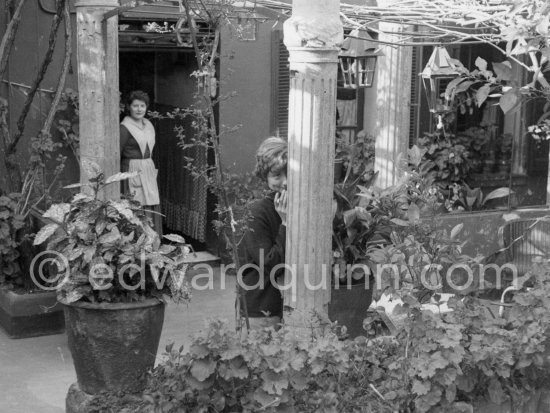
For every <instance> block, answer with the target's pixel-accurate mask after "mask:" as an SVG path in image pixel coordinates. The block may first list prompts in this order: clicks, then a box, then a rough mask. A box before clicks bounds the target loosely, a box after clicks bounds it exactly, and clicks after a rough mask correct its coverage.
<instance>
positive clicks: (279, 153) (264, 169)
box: [254, 136, 288, 181]
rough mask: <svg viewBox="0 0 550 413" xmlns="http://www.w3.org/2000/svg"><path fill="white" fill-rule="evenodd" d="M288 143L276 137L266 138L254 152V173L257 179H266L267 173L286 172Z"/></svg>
mask: <svg viewBox="0 0 550 413" xmlns="http://www.w3.org/2000/svg"><path fill="white" fill-rule="evenodd" d="M287 158H288V143H287V141H285V140H284V139H281V138H277V137H274V136H272V137H270V138H267V139H266V140H264V141H263V142H262V144H261V145H260V147H259V148H258V151H257V152H256V167H255V168H254V173H255V174H256V176H257V177H258V178H261V179H263V180H264V181H265V180H266V179H267V174H268V173H269V172H274V173H278V172H283V171H284V172H286V166H287V161H288V159H287Z"/></svg>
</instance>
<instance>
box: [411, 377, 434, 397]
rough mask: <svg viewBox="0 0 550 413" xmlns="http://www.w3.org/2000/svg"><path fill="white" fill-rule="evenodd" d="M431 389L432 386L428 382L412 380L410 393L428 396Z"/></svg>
mask: <svg viewBox="0 0 550 413" xmlns="http://www.w3.org/2000/svg"><path fill="white" fill-rule="evenodd" d="M431 387H432V386H431V384H430V382H429V381H420V380H414V382H413V385H412V391H413V393H416V394H418V395H419V396H422V395H424V394H428V392H429V391H430V389H431Z"/></svg>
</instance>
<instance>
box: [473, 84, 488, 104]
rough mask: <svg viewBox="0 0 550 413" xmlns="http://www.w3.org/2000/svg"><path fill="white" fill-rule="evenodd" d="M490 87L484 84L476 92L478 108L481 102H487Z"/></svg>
mask: <svg viewBox="0 0 550 413" xmlns="http://www.w3.org/2000/svg"><path fill="white" fill-rule="evenodd" d="M490 88H491V86H490V85H489V84H485V85H483V86H481V87H480V88H479V89H478V90H477V92H476V104H477V106H478V107H480V106H481V105H482V104H483V102H485V101H486V100H487V96H489V91H490Z"/></svg>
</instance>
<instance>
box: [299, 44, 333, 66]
mask: <svg viewBox="0 0 550 413" xmlns="http://www.w3.org/2000/svg"><path fill="white" fill-rule="evenodd" d="M339 51H340V48H339V47H323V48H312V47H292V46H291V47H288V52H289V57H288V61H289V62H290V63H338V52H339Z"/></svg>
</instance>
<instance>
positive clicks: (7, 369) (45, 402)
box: [0, 268, 235, 413]
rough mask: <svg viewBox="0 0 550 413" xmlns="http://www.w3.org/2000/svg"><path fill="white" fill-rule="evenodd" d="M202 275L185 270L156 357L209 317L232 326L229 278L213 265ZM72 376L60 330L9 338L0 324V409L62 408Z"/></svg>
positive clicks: (0, 412) (21, 412)
mask: <svg viewBox="0 0 550 413" xmlns="http://www.w3.org/2000/svg"><path fill="white" fill-rule="evenodd" d="M204 274H207V272H204V271H203V272H202V274H201V275H200V276H197V275H195V277H194V278H193V277H192V276H193V275H194V273H190V274H189V275H190V276H191V277H190V281H193V280H194V281H195V282H194V283H192V287H194V288H193V298H192V299H191V303H190V304H189V305H188V306H182V305H180V306H176V305H174V304H169V305H168V307H167V309H166V316H165V320H164V327H163V332H162V336H161V339H160V345H159V356H160V355H161V354H162V353H163V351H164V348H165V346H166V344H168V343H169V342H175V343H176V344H177V345H178V346H179V345H181V344H184V345H186V344H188V343H189V338H190V336H191V335H192V334H194V333H195V332H197V331H199V330H201V329H202V328H203V327H204V325H205V321H206V320H207V319H209V318H222V319H223V318H224V319H227V320H228V322H229V323H230V325H232V326H233V325H234V297H235V277H233V276H222V275H221V274H220V271H219V269H218V268H215V269H214V270H213V271H210V275H204ZM224 281H225V285H224ZM210 285H212V287H213V288H210ZM75 381H76V375H75V372H74V368H73V364H72V359H71V355H70V353H69V350H68V348H67V337H66V335H65V334H58V335H53V336H47V337H37V338H28V339H19V340H12V339H10V338H8V337H7V336H6V335H5V333H4V332H3V331H2V330H1V329H0V413H63V412H64V411H65V395H66V394H67V390H68V388H69V386H70V385H71V383H74V382H75Z"/></svg>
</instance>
